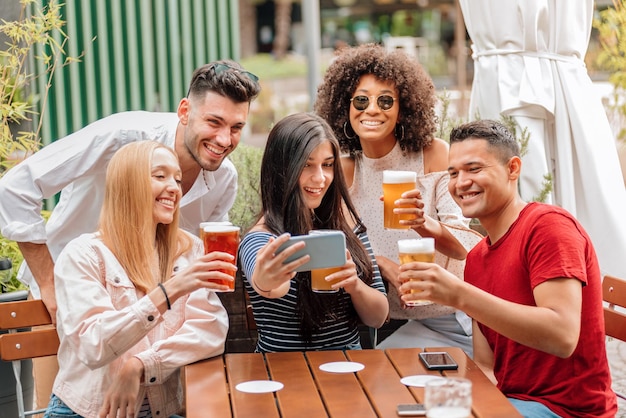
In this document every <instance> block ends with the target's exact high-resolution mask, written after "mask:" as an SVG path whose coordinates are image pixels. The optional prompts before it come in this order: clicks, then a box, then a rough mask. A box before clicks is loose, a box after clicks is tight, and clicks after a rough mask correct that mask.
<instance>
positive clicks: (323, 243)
mask: <svg viewBox="0 0 626 418" xmlns="http://www.w3.org/2000/svg"><path fill="white" fill-rule="evenodd" d="M316 232H317V231H316ZM301 241H304V243H305V244H306V247H304V248H303V249H301V250H300V251H297V252H296V253H295V254H293V255H291V256H289V257H288V258H287V259H286V260H285V263H290V262H292V261H294V260H297V259H298V258H300V257H302V256H305V255H307V254H308V255H309V256H310V257H311V259H310V260H309V261H307V262H306V263H305V264H303V265H301V266H300V267H298V268H297V269H296V271H310V270H314V269H322V268H329V267H341V266H343V265H345V264H346V262H347V259H346V236H345V235H344V233H343V232H342V231H336V230H324V231H323V233H315V234H309V235H294V236H293V237H291V238H289V241H287V242H286V243H284V244H282V245H281V246H280V247H279V248H278V251H276V254H278V253H280V252H282V251H284V250H285V249H286V248H288V247H290V246H292V245H294V244H295V243H296V242H301Z"/></svg>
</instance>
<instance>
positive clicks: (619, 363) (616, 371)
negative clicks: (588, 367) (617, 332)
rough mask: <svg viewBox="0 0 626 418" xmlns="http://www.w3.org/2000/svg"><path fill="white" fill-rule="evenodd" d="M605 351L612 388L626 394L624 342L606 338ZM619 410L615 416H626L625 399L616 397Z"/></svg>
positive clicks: (621, 417) (624, 417) (625, 348)
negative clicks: (611, 378)
mask: <svg viewBox="0 0 626 418" xmlns="http://www.w3.org/2000/svg"><path fill="white" fill-rule="evenodd" d="M606 352H607V355H608V358H609V365H610V366H611V375H612V377H613V389H614V390H615V391H616V392H620V393H622V394H626V342H623V341H620V340H616V339H615V338H610V337H609V338H607V342H606ZM617 401H618V403H619V412H618V413H617V415H616V418H626V400H624V399H620V398H618V400H617Z"/></svg>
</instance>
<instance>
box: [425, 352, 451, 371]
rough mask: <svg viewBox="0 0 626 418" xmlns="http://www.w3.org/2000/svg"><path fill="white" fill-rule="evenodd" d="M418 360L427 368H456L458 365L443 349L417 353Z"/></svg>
mask: <svg viewBox="0 0 626 418" xmlns="http://www.w3.org/2000/svg"><path fill="white" fill-rule="evenodd" d="M419 356H420V360H422V363H424V366H426V368H427V369H428V370H456V369H458V368H459V365H458V364H456V361H454V359H453V358H452V356H451V355H450V354H448V353H446V352H445V351H429V352H421V353H419Z"/></svg>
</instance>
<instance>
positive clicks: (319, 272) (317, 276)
mask: <svg viewBox="0 0 626 418" xmlns="http://www.w3.org/2000/svg"><path fill="white" fill-rule="evenodd" d="M329 232H336V231H324V230H320V229H318V230H313V231H309V235H317V234H327V233H329ZM342 268H343V266H338V267H328V268H321V269H313V270H311V290H312V291H314V292H315V293H334V292H338V290H337V289H333V288H332V287H331V286H332V285H333V284H334V283H335V281H330V282H327V281H326V276H330V275H331V274H333V273H336V272H338V271H340V270H341V269H342Z"/></svg>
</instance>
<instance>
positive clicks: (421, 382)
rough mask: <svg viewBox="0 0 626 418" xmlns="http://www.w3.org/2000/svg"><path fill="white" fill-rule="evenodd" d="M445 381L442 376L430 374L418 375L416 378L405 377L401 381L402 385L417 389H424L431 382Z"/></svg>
mask: <svg viewBox="0 0 626 418" xmlns="http://www.w3.org/2000/svg"><path fill="white" fill-rule="evenodd" d="M442 379H444V378H443V377H441V376H433V375H430V374H418V375H415V376H405V377H403V378H402V379H400V383H402V384H403V385H406V386H414V387H417V388H423V387H424V386H425V385H426V382H429V381H431V380H442Z"/></svg>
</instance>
